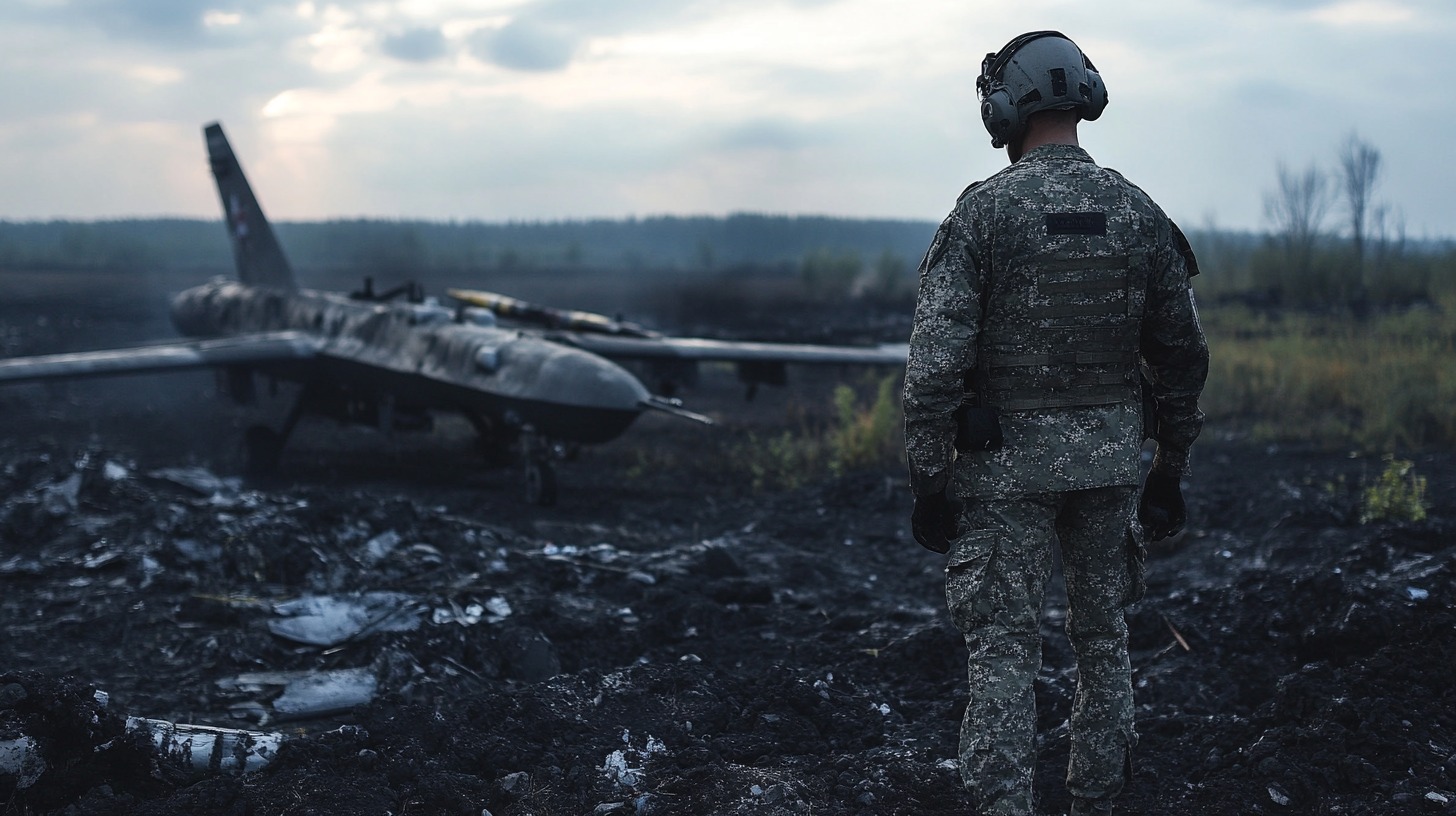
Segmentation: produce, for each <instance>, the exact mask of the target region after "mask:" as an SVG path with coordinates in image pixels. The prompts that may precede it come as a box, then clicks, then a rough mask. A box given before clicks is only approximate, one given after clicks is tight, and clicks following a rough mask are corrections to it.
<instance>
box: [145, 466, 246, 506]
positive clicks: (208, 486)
mask: <svg viewBox="0 0 1456 816" xmlns="http://www.w3.org/2000/svg"><path fill="white" fill-rule="evenodd" d="M147 475H148V476H151V477H152V478H153V479H161V480H162V481H164V482H171V483H172V484H174V485H177V486H178V487H185V488H187V489H188V490H191V491H193V492H194V493H196V494H198V495H199V496H204V497H207V498H210V499H212V500H213V502H214V503H221V502H222V501H225V500H226V499H227V498H230V497H235V496H236V495H237V493H238V491H239V490H241V489H242V486H243V480H242V479H239V478H237V477H232V478H227V479H223V478H220V477H219V476H218V475H217V474H215V473H213V472H212V471H210V470H208V469H207V468H202V467H174V468H161V469H159V470H154V471H152V472H151V473H148V474H147Z"/></svg>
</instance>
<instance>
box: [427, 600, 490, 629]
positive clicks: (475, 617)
mask: <svg viewBox="0 0 1456 816" xmlns="http://www.w3.org/2000/svg"><path fill="white" fill-rule="evenodd" d="M484 617H485V607H484V606H482V605H480V604H478V603H475V604H470V605H469V606H466V607H464V608H463V609H462V608H461V607H460V605H459V604H456V603H455V602H454V601H451V602H450V606H449V607H448V608H446V607H439V608H436V609H435V611H434V612H433V613H431V614H430V621H431V622H433V623H434V624H435V625H436V626H443V625H445V624H447V623H458V624H460V625H461V626H474V625H475V624H477V623H480V621H481V620H482V619H483V618H484Z"/></svg>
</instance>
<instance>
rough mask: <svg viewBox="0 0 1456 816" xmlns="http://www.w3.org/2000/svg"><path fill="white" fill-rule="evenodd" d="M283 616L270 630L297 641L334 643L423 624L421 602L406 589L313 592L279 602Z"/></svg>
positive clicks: (315, 643) (316, 643)
mask: <svg viewBox="0 0 1456 816" xmlns="http://www.w3.org/2000/svg"><path fill="white" fill-rule="evenodd" d="M273 611H274V612H275V613H276V614H278V615H281V616H283V617H282V618H280V619H276V620H271V621H269V622H268V631H270V632H272V633H273V634H275V635H277V636H279V637H282V638H287V639H288V640H292V641H294V642H297V643H306V644H308V645H310V646H322V647H325V648H327V647H330V646H337V645H339V644H340V643H345V642H347V641H350V640H354V639H355V638H358V637H363V636H365V635H371V634H374V633H376V632H408V631H411V630H413V629H416V628H418V627H419V625H420V605H419V602H418V601H417V600H416V599H415V598H414V596H412V595H407V594H404V593H402V592H365V593H361V594H358V595H347V596H346V595H310V596H306V597H303V598H298V599H296V600H292V601H287V602H285V603H281V604H276V605H275V606H274V607H273Z"/></svg>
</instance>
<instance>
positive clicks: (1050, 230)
mask: <svg viewBox="0 0 1456 816" xmlns="http://www.w3.org/2000/svg"><path fill="white" fill-rule="evenodd" d="M1046 231H1047V235H1106V234H1107V213H1102V212H1078V213H1047V214H1046Z"/></svg>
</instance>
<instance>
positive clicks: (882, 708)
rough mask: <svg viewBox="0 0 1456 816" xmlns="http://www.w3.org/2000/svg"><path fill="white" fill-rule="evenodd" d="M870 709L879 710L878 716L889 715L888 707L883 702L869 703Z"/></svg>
mask: <svg viewBox="0 0 1456 816" xmlns="http://www.w3.org/2000/svg"><path fill="white" fill-rule="evenodd" d="M870 710H871V711H878V712H880V716H882V717H888V716H890V707H889V706H887V705H885V704H884V703H879V704H878V705H877V704H875V703H870Z"/></svg>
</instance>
